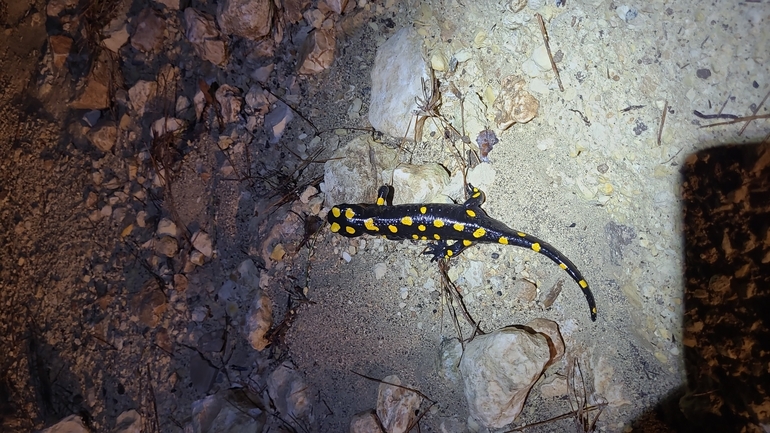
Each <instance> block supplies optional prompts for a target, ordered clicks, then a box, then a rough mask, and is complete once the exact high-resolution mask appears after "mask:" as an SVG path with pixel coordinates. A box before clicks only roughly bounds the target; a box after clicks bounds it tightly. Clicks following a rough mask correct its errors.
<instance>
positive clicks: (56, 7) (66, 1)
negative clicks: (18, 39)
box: [7, 0, 78, 22]
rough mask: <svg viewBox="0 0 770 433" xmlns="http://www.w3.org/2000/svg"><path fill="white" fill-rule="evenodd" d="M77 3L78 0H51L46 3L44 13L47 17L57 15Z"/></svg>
mask: <svg viewBox="0 0 770 433" xmlns="http://www.w3.org/2000/svg"><path fill="white" fill-rule="evenodd" d="M77 5H78V0H51V1H49V2H48V5H46V8H45V13H46V15H48V16H49V17H58V16H59V15H60V14H61V13H62V12H63V11H65V10H67V9H74V8H75V6H77ZM25 12H26V11H25ZM7 22H12V21H7Z"/></svg>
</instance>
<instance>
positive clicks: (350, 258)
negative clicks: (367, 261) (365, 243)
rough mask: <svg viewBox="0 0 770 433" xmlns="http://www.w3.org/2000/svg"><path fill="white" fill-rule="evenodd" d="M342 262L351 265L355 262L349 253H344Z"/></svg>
mask: <svg viewBox="0 0 770 433" xmlns="http://www.w3.org/2000/svg"><path fill="white" fill-rule="evenodd" d="M342 260H344V261H345V263H350V261H351V260H353V258H352V257H350V254H349V253H348V252H347V251H343V252H342Z"/></svg>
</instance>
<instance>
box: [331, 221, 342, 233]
mask: <svg viewBox="0 0 770 433" xmlns="http://www.w3.org/2000/svg"><path fill="white" fill-rule="evenodd" d="M331 231H332V233H337V232H338V231H340V225H339V224H337V223H332V226H331Z"/></svg>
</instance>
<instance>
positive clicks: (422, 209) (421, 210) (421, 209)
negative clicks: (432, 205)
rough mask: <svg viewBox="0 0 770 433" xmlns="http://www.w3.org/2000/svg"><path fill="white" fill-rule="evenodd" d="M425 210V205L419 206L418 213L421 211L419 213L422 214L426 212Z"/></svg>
mask: <svg viewBox="0 0 770 433" xmlns="http://www.w3.org/2000/svg"><path fill="white" fill-rule="evenodd" d="M427 211H428V208H427V207H425V206H423V207H421V208H420V213H421V214H424V213H425V212H427Z"/></svg>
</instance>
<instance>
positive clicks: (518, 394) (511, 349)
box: [460, 328, 551, 428]
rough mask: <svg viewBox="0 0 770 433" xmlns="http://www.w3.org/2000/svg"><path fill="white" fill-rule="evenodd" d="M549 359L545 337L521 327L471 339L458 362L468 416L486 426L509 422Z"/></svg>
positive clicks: (516, 414)
mask: <svg viewBox="0 0 770 433" xmlns="http://www.w3.org/2000/svg"><path fill="white" fill-rule="evenodd" d="M550 359H551V356H550V349H549V347H548V341H547V340H546V338H545V337H544V336H543V335H540V334H537V333H530V332H528V331H526V330H523V329H518V328H504V329H500V330H498V331H495V332H493V333H491V334H487V335H483V336H480V337H476V338H474V339H473V340H472V341H471V342H469V343H468V344H467V345H466V347H465V353H464V354H463V357H462V360H461V361H460V373H461V374H462V377H463V382H464V384H465V388H464V390H465V398H466V399H467V400H468V408H469V411H470V414H471V416H472V417H473V418H474V419H475V420H476V421H478V422H479V423H480V424H482V425H484V426H485V427H488V428H502V427H504V426H506V425H508V424H510V423H512V422H513V420H514V419H515V418H516V417H517V416H518V415H519V413H521V409H522V407H523V406H524V402H525V400H526V399H527V395H528V394H529V390H530V389H531V388H532V385H534V384H535V382H536V381H537V378H538V377H540V374H541V373H542V372H543V369H544V368H545V366H546V364H547V363H548V362H549V360H550Z"/></svg>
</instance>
